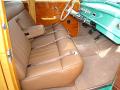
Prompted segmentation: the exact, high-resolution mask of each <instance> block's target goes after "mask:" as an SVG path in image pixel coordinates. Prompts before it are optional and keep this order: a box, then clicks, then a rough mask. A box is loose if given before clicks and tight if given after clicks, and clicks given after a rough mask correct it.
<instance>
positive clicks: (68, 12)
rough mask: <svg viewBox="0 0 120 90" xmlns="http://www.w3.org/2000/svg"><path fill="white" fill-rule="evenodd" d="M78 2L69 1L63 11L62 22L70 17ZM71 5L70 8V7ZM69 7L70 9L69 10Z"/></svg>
mask: <svg viewBox="0 0 120 90" xmlns="http://www.w3.org/2000/svg"><path fill="white" fill-rule="evenodd" d="M75 2H76V0H69V1H68V2H67V4H66V6H65V8H64V9H63V11H62V13H61V17H60V20H61V21H64V20H65V19H66V18H67V17H68V15H69V14H70V12H71V11H72V9H73V7H74V4H75ZM70 3H71V5H70ZM69 5H70V7H69ZM68 7H69V8H68ZM65 12H66V15H65V16H64V13H65Z"/></svg>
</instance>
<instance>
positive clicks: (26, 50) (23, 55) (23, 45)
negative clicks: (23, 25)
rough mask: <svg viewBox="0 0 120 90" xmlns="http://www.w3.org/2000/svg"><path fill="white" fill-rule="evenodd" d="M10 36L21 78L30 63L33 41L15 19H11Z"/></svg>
mask: <svg viewBox="0 0 120 90" xmlns="http://www.w3.org/2000/svg"><path fill="white" fill-rule="evenodd" d="M9 30H10V38H11V41H12V50H13V55H14V56H13V57H14V58H15V63H16V67H17V69H18V70H17V73H18V76H19V79H20V80H21V79H23V78H24V77H25V73H26V67H27V65H28V59H29V55H30V51H31V43H30V42H29V41H28V39H27V38H26V37H25V35H24V33H23V32H22V31H21V30H20V27H19V26H18V25H17V23H16V20H15V19H11V20H10V21H9Z"/></svg>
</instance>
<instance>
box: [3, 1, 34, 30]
mask: <svg viewBox="0 0 120 90" xmlns="http://www.w3.org/2000/svg"><path fill="white" fill-rule="evenodd" d="M5 7H6V15H7V19H8V21H9V20H11V19H12V18H15V19H16V22H17V24H18V25H19V27H20V28H21V30H25V29H27V28H28V27H30V26H33V25H35V22H34V21H33V19H32V18H31V16H30V15H29V13H28V11H27V10H26V9H25V8H24V5H23V3H22V2H21V1H20V2H19V1H16V2H15V1H13V2H6V3H5Z"/></svg>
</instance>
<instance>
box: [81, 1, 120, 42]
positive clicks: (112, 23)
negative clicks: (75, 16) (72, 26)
mask: <svg viewBox="0 0 120 90" xmlns="http://www.w3.org/2000/svg"><path fill="white" fill-rule="evenodd" d="M80 17H81V20H83V21H84V22H85V23H87V24H89V25H92V26H94V27H95V29H96V30H98V31H99V32H101V33H102V34H104V35H105V36H106V37H108V38H109V39H111V40H112V41H113V42H115V43H116V44H120V0H114V1H113V0H102V1H101V0H83V1H81V10H80Z"/></svg>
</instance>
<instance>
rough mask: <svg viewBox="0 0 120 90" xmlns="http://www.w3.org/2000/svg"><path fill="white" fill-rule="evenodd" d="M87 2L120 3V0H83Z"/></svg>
mask: <svg viewBox="0 0 120 90" xmlns="http://www.w3.org/2000/svg"><path fill="white" fill-rule="evenodd" d="M82 1H85V2H101V3H106V2H107V3H117V4H120V0H82Z"/></svg>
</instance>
